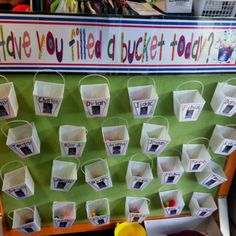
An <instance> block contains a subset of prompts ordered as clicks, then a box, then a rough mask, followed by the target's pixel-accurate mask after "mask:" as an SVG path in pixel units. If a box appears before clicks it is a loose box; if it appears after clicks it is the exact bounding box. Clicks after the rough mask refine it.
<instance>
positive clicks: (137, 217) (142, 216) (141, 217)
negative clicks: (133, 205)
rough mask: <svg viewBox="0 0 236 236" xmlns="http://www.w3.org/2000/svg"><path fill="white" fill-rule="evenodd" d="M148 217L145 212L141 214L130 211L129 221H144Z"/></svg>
mask: <svg viewBox="0 0 236 236" xmlns="http://www.w3.org/2000/svg"><path fill="white" fill-rule="evenodd" d="M146 217H147V216H146V215H145V214H141V213H129V215H128V221H129V222H137V223H142V222H143V220H144V219H145V218H146Z"/></svg>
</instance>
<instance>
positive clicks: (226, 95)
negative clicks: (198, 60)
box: [211, 78, 236, 117]
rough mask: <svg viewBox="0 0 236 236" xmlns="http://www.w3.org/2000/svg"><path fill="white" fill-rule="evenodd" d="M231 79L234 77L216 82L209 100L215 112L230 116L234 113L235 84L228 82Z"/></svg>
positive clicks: (235, 99)
mask: <svg viewBox="0 0 236 236" xmlns="http://www.w3.org/2000/svg"><path fill="white" fill-rule="evenodd" d="M232 80H236V78H232V79H229V80H227V81H225V82H223V83H221V82H219V83H217V86H216V89H215V92H214V95H213V97H212V100H211V107H212V109H213V111H214V113H215V114H218V115H222V116H228V117H231V116H233V115H234V114H235V113H236V86H235V85H231V84H228V82H230V81H232Z"/></svg>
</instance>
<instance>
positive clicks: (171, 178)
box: [163, 172, 181, 184]
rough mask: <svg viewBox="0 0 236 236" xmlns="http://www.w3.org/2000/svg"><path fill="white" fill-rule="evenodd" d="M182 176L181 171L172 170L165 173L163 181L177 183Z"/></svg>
mask: <svg viewBox="0 0 236 236" xmlns="http://www.w3.org/2000/svg"><path fill="white" fill-rule="evenodd" d="M180 177H181V174H180V173H176V172H170V173H164V175H163V183H164V184H176V183H177V182H178V181H179V179H180Z"/></svg>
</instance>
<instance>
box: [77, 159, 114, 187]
mask: <svg viewBox="0 0 236 236" xmlns="http://www.w3.org/2000/svg"><path fill="white" fill-rule="evenodd" d="M81 171H82V172H83V173H84V175H85V181H86V183H88V184H89V185H90V186H91V187H92V188H93V189H94V190H96V191H101V190H105V189H108V188H111V187H112V180H111V175H110V170H109V167H108V163H107V160H103V159H100V158H97V159H93V160H90V161H87V162H85V163H83V164H82V165H81Z"/></svg>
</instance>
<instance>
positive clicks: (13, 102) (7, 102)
mask: <svg viewBox="0 0 236 236" xmlns="http://www.w3.org/2000/svg"><path fill="white" fill-rule="evenodd" d="M55 72H56V71H55ZM56 73H57V74H56V76H58V75H59V77H60V78H61V80H62V82H63V83H53V82H47V81H41V80H37V76H38V74H39V72H37V73H36V74H35V76H34V89H33V100H34V108H35V114H36V115H41V116H53V117H57V116H58V113H59V110H60V107H61V104H62V101H63V97H64V89H65V78H64V76H63V75H62V74H61V73H59V72H56ZM91 77H92V78H96V79H100V80H101V79H102V80H103V83H99V84H91V82H90V84H82V82H83V81H84V80H87V79H89V80H91ZM0 78H3V79H5V80H6V82H5V83H3V84H0V118H2V119H9V118H14V117H16V116H17V112H18V102H17V97H16V93H15V89H14V85H13V83H12V82H9V81H8V80H7V78H6V77H5V76H2V75H0ZM134 79H135V78H130V79H129V80H128V81H127V87H128V89H127V90H128V96H129V102H130V106H131V110H132V113H133V116H134V118H145V117H152V116H153V115H154V114H155V110H156V106H157V103H158V100H159V97H158V94H157V91H156V84H155V80H154V79H152V78H150V77H149V78H147V79H146V80H145V83H146V81H147V80H149V81H150V82H151V84H145V85H142V86H130V82H131V80H134ZM48 80H50V79H49V78H48ZM136 80H137V78H136ZM232 80H235V78H232V79H229V80H227V81H226V82H219V83H217V86H216V89H215V92H214V95H213V97H212V100H211V107H212V109H213V111H214V113H215V114H218V115H222V116H228V117H231V116H233V115H234V114H235V113H236V86H234V85H231V84H229V82H230V81H232ZM104 81H105V83H104ZM187 83H188V84H194V83H198V84H200V86H201V89H199V90H198V89H190V90H189V89H182V90H180V88H181V87H183V86H184V85H185V84H187ZM109 87H110V84H109V80H108V79H107V78H106V77H105V76H103V75H99V74H90V75H87V76H85V77H83V78H82V79H81V80H80V82H79V89H80V95H81V100H82V102H83V106H84V111H85V114H86V116H87V117H106V116H107V112H108V108H109V104H110V90H109ZM194 87H196V86H194ZM203 90H204V85H203V84H202V82H200V81H195V80H190V81H187V82H184V83H181V84H180V85H179V86H177V88H176V89H175V91H173V104H174V114H175V115H176V117H177V119H178V121H180V122H184V121H196V120H197V119H198V117H199V115H200V113H201V111H202V109H203V107H204V105H205V100H204V98H203V97H202V95H203Z"/></svg>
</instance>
